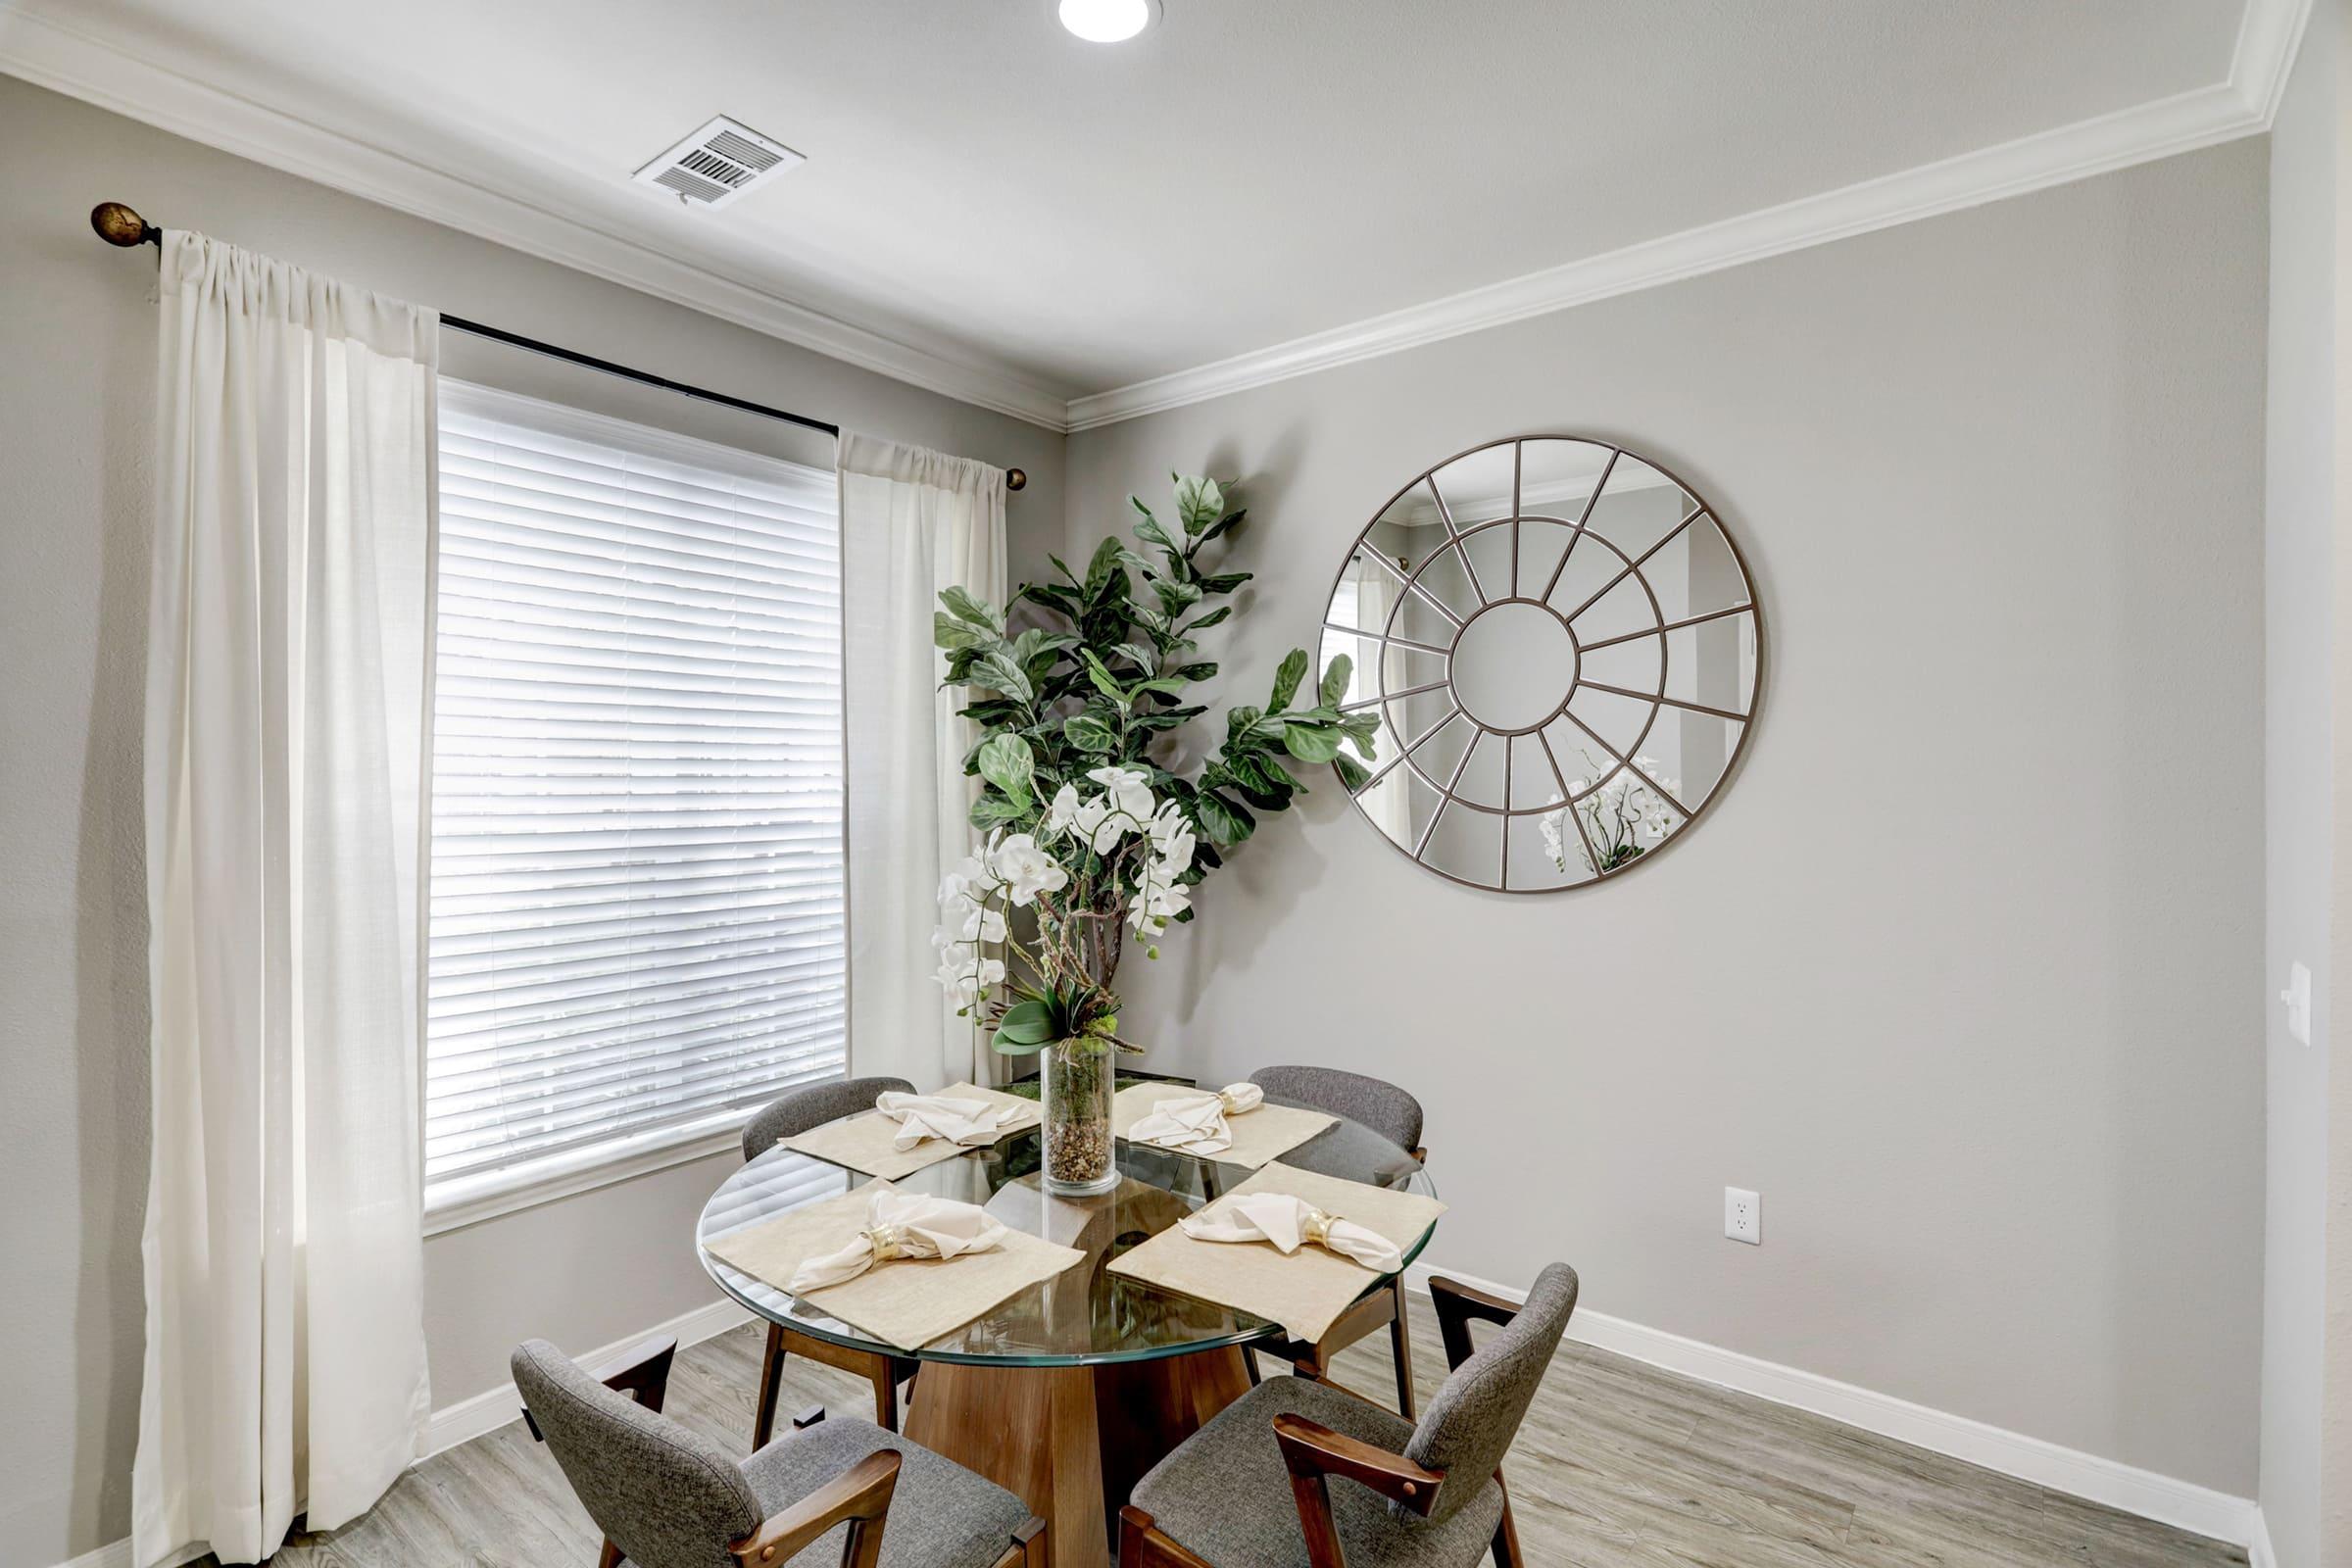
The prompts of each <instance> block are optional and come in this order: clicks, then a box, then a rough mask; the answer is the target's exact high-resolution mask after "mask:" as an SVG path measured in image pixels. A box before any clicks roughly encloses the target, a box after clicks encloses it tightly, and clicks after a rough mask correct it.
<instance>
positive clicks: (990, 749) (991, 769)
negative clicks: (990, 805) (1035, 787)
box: [980, 735, 1037, 807]
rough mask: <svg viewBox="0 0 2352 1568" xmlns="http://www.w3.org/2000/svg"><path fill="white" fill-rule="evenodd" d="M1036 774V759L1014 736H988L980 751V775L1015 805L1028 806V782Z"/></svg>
mask: <svg viewBox="0 0 2352 1568" xmlns="http://www.w3.org/2000/svg"><path fill="white" fill-rule="evenodd" d="M1036 772H1037V759H1036V758H1034V757H1032V756H1031V755H1030V752H1029V743H1028V742H1027V741H1025V740H1023V739H1021V738H1020V737H1019V736H1018V735H992V736H990V737H989V738H988V740H987V742H986V743H985V744H983V745H982V746H981V748H980V776H981V777H982V778H984V779H986V780H988V781H989V782H990V783H991V784H994V785H995V786H996V787H997V788H999V789H1001V790H1003V791H1004V792H1005V795H1006V796H1007V797H1009V798H1010V799H1011V801H1012V802H1013V804H1014V805H1016V806H1024V807H1025V806H1027V805H1028V804H1029V781H1030V779H1031V778H1033V777H1034V776H1035V775H1036Z"/></svg>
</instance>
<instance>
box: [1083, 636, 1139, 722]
mask: <svg viewBox="0 0 2352 1568" xmlns="http://www.w3.org/2000/svg"><path fill="white" fill-rule="evenodd" d="M1078 654H1079V657H1080V658H1081V659H1083V660H1085V661H1086V678H1087V679H1088V680H1091V681H1093V682H1094V683H1095V690H1097V691H1099V692H1101V693H1102V694H1103V696H1105V697H1107V698H1109V699H1110V700H1111V701H1112V702H1113V703H1116V704H1117V705H1118V709H1119V711H1120V712H1122V713H1124V712H1125V711H1127V710H1128V707H1129V706H1130V704H1131V703H1132V701H1133V699H1131V698H1129V697H1128V695H1127V688H1126V687H1124V686H1121V685H1120V684H1119V683H1118V682H1117V681H1116V680H1114V679H1112V678H1111V674H1110V671H1109V670H1108V669H1107V668H1105V667H1104V666H1103V661H1102V660H1100V659H1098V658H1096V657H1095V651H1094V650H1093V649H1092V648H1081V649H1080V650H1078Z"/></svg>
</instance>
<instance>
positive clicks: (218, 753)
mask: <svg viewBox="0 0 2352 1568" xmlns="http://www.w3.org/2000/svg"><path fill="white" fill-rule="evenodd" d="M162 300H163V323H162V324H163V336H162V356H161V358H162V377H161V386H160V397H159V402H158V441H159V454H158V460H157V464H156V491H157V511H156V535H155V599H154V606H153V611H152V619H151V623H150V637H151V643H150V648H149V660H148V684H147V881H148V913H149V917H150V920H151V922H152V936H151V950H150V986H151V995H152V1002H153V1007H154V1032H153V1037H152V1041H151V1050H152V1053H153V1065H154V1097H155V1104H154V1128H153V1130H154V1152H153V1165H152V1174H151V1176H150V1179H149V1183H148V1191H147V1222H146V1234H145V1240H144V1245H143V1249H142V1250H143V1254H144V1259H145V1268H146V1285H147V1352H146V1367H145V1384H144V1391H143V1397H142V1399H141V1403H140V1408H139V1438H138V1455H137V1461H136V1464H135V1467H134V1469H133V1471H132V1477H131V1499H132V1508H133V1546H134V1549H135V1551H136V1555H137V1559H138V1561H139V1562H140V1563H142V1564H148V1563H153V1562H155V1561H157V1560H158V1559H159V1558H162V1557H164V1556H165V1555H166V1554H168V1553H170V1552H172V1551H173V1550H174V1549H175V1548H177V1547H179V1546H181V1545H182V1544H188V1543H194V1542H206V1543H210V1544H211V1546H212V1548H213V1550H214V1551H215V1552H216V1553H218V1554H219V1555H220V1556H221V1558H222V1559H223V1560H225V1561H228V1562H243V1563H250V1562H257V1561H259V1560H260V1559H262V1558H263V1557H265V1556H267V1555H269V1554H270V1552H271V1551H272V1550H274V1549H275V1547H276V1546H277V1544H279V1542H280V1541H281V1540H282V1539H283V1537H284V1535H285V1532H286V1527H287V1525H288V1523H289V1521H291V1520H292V1518H293V1517H294V1515H295V1514H296V1513H298V1512H303V1511H305V1510H307V1511H308V1513H309V1523H310V1526H311V1528H313V1529H328V1528H332V1527H333V1526H336V1525H339V1524H342V1523H344V1522H345V1521H347V1520H349V1519H351V1518H353V1517H354V1516H356V1515H357V1514H359V1513H361V1512H362V1511H364V1510H365V1509H367V1508H368V1505H369V1504H371V1503H373V1502H374V1501H375V1499H376V1498H377V1497H378V1496H379V1495H382V1493H383V1491H384V1489H385V1488H386V1487H387V1486H389V1485H390V1484H391V1483H392V1481H393V1480H394V1478H396V1477H397V1476H398V1475H399V1474H400V1472H401V1470H402V1469H403V1468H404V1467H405V1466H406V1465H407V1464H408V1463H409V1461H410V1460H411V1459H412V1458H413V1457H414V1456H415V1454H416V1451H417V1441H418V1439H419V1437H420V1436H421V1434H422V1431H423V1423H424V1418H425V1415H426V1411H427V1408H428V1405H427V1398H426V1390H425V1367H424V1335H423V1314H422V1299H421V1298H422V1288H421V1272H422V1227H421V1215H422V1204H421V1186H420V1181H419V1175H418V1170H419V1160H420V1151H419V1148H418V1131H417V1073H418V1054H417V1039H418V1026H417V1024H418V1009H419V1005H420V997H419V983H418V970H417V929H418V907H417V889H418V867H419V860H420V858H421V827H422V823H421V819H420V811H419V806H420V793H421V792H420V785H421V782H422V779H423V778H424V773H423V762H424V756H423V753H424V749H425V737H426V734H427V730H426V717H427V714H426V706H427V704H426V693H427V691H428V689H429V688H428V673H429V672H428V668H427V660H428V658H429V657H430V655H429V650H430V649H431V647H432V640H431V637H430V635H429V633H430V607H431V601H430V598H429V596H428V595H429V579H430V562H429V555H430V544H431V538H432V519H433V492H434V483H433V462H434V459H433V451H434V429H433V378H434V359H435V352H436V337H437V332H438V319H437V318H436V317H435V316H434V315H433V314H432V313H430V312H428V311H420V310H417V309H416V308H414V307H411V306H408V305H403V304H400V303H398V302H397V301H393V300H386V299H381V298H378V297H377V296H374V295H371V294H368V293H366V292H364V291H361V290H358V289H353V288H349V287H346V286H344V285H341V284H337V283H333V282H329V281H326V280H324V279H320V278H315V277H311V276H309V275H307V274H305V273H304V272H302V271H300V270H297V269H294V268H291V267H287V266H285V265H284V264H282V263H278V262H272V261H270V260H268V259H266V258H263V257H259V256H254V255H250V254H248V253H245V252H242V251H239V250H236V249H234V248H233V247H230V246H226V245H222V244H221V243H219V242H218V241H215V240H209V239H206V238H205V237H204V236H202V235H200V234H187V233H177V232H174V233H170V234H167V235H166V236H165V238H164V259H163V278H162Z"/></svg>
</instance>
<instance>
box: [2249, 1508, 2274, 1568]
mask: <svg viewBox="0 0 2352 1568" xmlns="http://www.w3.org/2000/svg"><path fill="white" fill-rule="evenodd" d="M2246 1568H2278V1550H2277V1548H2275V1547H2274V1546H2272V1544H2271V1525H2270V1521H2269V1520H2267V1519H2265V1518H2263V1516H2262V1509H2261V1507H2260V1506H2257V1507H2256V1508H2255V1510H2254V1528H2253V1532H2252V1535H2251V1537H2250V1538H2249V1539H2248V1540H2247V1542H2246Z"/></svg>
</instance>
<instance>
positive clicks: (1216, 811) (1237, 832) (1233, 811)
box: [1193, 791, 1257, 848]
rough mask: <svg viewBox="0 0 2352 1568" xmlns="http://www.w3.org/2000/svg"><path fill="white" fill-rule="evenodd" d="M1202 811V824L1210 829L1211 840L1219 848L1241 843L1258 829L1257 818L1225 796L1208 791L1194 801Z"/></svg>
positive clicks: (1195, 808) (1198, 809) (1197, 808)
mask: <svg viewBox="0 0 2352 1568" xmlns="http://www.w3.org/2000/svg"><path fill="white" fill-rule="evenodd" d="M1193 809H1194V810H1195V811H1197V812H1199V813H1200V817H1201V826H1202V827H1204V828H1206V829H1208V836H1209V840H1210V842H1212V843H1214V844H1215V845H1217V846H1218V847H1219V848H1225V847H1229V846H1231V845H1235V844H1239V843H1241V842H1242V840H1244V839H1246V838H1248V837H1249V836H1250V834H1251V833H1253V832H1255V831H1256V830H1257V819H1256V818H1254V817H1252V816H1251V815H1250V813H1249V812H1248V811H1246V810H1244V809H1242V808H1241V807H1240V806H1237V805H1236V804H1234V803H1233V802H1232V801H1229V800H1227V799H1225V797H1224V796H1222V795H1219V794H1217V793H1215V792H1214V791H1207V792H1204V793H1202V794H1201V797H1200V798H1199V799H1198V800H1196V801H1195V802H1194V803H1193Z"/></svg>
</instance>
